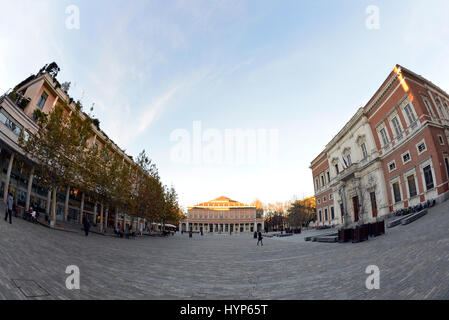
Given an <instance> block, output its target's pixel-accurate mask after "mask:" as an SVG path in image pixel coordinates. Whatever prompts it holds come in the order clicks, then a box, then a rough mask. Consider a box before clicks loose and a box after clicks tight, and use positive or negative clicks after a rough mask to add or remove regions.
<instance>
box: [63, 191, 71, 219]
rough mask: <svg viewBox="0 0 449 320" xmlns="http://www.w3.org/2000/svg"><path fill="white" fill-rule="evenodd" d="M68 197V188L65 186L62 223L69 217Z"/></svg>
mask: <svg viewBox="0 0 449 320" xmlns="http://www.w3.org/2000/svg"><path fill="white" fill-rule="evenodd" d="M69 197H70V186H67V190H66V192H65V203H64V221H67V216H68V215H69Z"/></svg>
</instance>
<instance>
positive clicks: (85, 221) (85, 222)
mask: <svg viewBox="0 0 449 320" xmlns="http://www.w3.org/2000/svg"><path fill="white" fill-rule="evenodd" d="M83 226H84V232H85V234H86V237H87V236H88V235H89V229H90V222H89V219H88V218H87V217H84V218H83Z"/></svg>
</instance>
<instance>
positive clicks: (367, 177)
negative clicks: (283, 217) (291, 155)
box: [310, 65, 449, 227]
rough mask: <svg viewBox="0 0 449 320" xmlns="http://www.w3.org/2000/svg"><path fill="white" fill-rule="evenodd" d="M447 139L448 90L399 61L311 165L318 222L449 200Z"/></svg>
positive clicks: (370, 217) (366, 218) (366, 217)
mask: <svg viewBox="0 0 449 320" xmlns="http://www.w3.org/2000/svg"><path fill="white" fill-rule="evenodd" d="M448 139H449V95H448V94H447V93H446V92H444V91H443V90H442V89H440V88H439V87H438V86H436V85H435V84H433V83H432V82H430V81H428V80H426V79H425V78H423V77H421V76H420V75H417V74H416V73H414V72H412V71H410V70H408V69H406V68H403V67H401V66H399V65H396V66H395V68H394V69H393V71H392V72H391V73H390V74H389V75H388V77H387V79H386V80H385V81H384V83H383V84H382V86H381V87H380V88H379V89H378V90H377V92H376V93H375V94H374V96H373V97H372V98H371V99H370V101H369V102H368V103H367V104H366V105H365V106H364V107H363V108H360V109H359V110H358V111H357V112H356V114H355V115H354V116H353V117H352V119H351V120H350V121H349V122H348V123H347V124H346V125H345V126H344V127H343V128H342V129H341V130H340V132H339V133H338V134H337V135H336V136H335V137H334V138H333V139H332V140H331V141H330V142H329V143H328V144H327V145H326V147H325V149H324V150H323V151H322V152H321V153H320V155H319V156H318V157H317V158H315V159H314V160H313V161H312V163H311V166H310V168H311V169H312V175H313V183H314V187H315V196H316V206H317V217H316V221H317V225H342V224H343V225H345V226H349V227H351V226H354V225H357V224H361V223H367V222H373V221H375V220H376V219H378V218H379V217H382V216H385V215H387V214H389V213H391V212H394V211H395V210H398V209H401V208H406V207H409V206H414V205H416V204H419V203H422V202H425V201H427V200H433V199H435V200H436V201H437V202H441V201H444V200H446V199H447V198H448V195H449V193H448V191H449V184H448V183H449V148H448V142H449V140H448ZM329 200H330V201H329Z"/></svg>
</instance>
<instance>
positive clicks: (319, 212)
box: [318, 210, 323, 222]
mask: <svg viewBox="0 0 449 320" xmlns="http://www.w3.org/2000/svg"><path fill="white" fill-rule="evenodd" d="M318 214H319V219H320V222H321V221H323V219H322V217H321V210H320V211H318Z"/></svg>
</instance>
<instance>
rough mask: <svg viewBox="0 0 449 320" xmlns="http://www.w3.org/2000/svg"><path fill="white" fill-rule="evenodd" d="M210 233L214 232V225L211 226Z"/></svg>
mask: <svg viewBox="0 0 449 320" xmlns="http://www.w3.org/2000/svg"><path fill="white" fill-rule="evenodd" d="M209 232H214V225H213V224H210V225H209Z"/></svg>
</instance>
